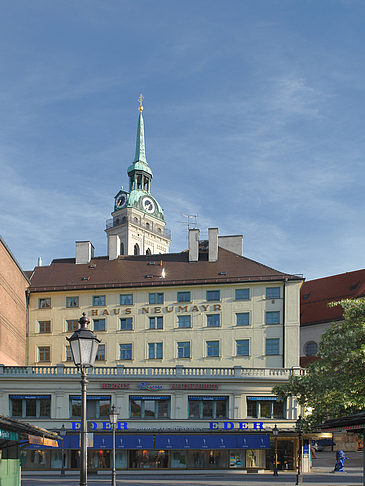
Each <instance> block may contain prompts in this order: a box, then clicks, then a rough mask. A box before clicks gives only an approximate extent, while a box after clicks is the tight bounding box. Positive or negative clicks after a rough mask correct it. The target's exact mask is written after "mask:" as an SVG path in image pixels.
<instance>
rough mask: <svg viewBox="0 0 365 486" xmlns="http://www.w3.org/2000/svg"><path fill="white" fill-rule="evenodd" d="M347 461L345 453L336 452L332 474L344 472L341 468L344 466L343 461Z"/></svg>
mask: <svg viewBox="0 0 365 486" xmlns="http://www.w3.org/2000/svg"><path fill="white" fill-rule="evenodd" d="M346 459H348V457H346V456H345V453H344V452H343V451H341V450H340V451H337V452H336V464H335V468H334V470H333V472H344V470H343V466H344V464H345V460H346Z"/></svg>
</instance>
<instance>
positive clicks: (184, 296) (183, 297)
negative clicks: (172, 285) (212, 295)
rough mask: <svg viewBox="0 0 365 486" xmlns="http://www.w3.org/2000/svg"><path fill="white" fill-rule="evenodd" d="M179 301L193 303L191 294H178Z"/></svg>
mask: <svg viewBox="0 0 365 486" xmlns="http://www.w3.org/2000/svg"><path fill="white" fill-rule="evenodd" d="M177 301H178V302H190V301H191V294H190V292H178V293H177Z"/></svg>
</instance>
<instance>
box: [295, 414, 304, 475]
mask: <svg viewBox="0 0 365 486" xmlns="http://www.w3.org/2000/svg"><path fill="white" fill-rule="evenodd" d="M295 428H296V431H297V432H298V442H299V444H298V474H297V480H296V483H295V484H303V476H302V448H303V442H302V438H303V421H302V416H301V415H299V418H298V420H297V423H296V426H295Z"/></svg>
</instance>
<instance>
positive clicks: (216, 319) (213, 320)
mask: <svg viewBox="0 0 365 486" xmlns="http://www.w3.org/2000/svg"><path fill="white" fill-rule="evenodd" d="M220 325H221V316H220V315H219V314H207V327H220Z"/></svg>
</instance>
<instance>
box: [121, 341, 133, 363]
mask: <svg viewBox="0 0 365 486" xmlns="http://www.w3.org/2000/svg"><path fill="white" fill-rule="evenodd" d="M119 359H132V345H131V344H119Z"/></svg>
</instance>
